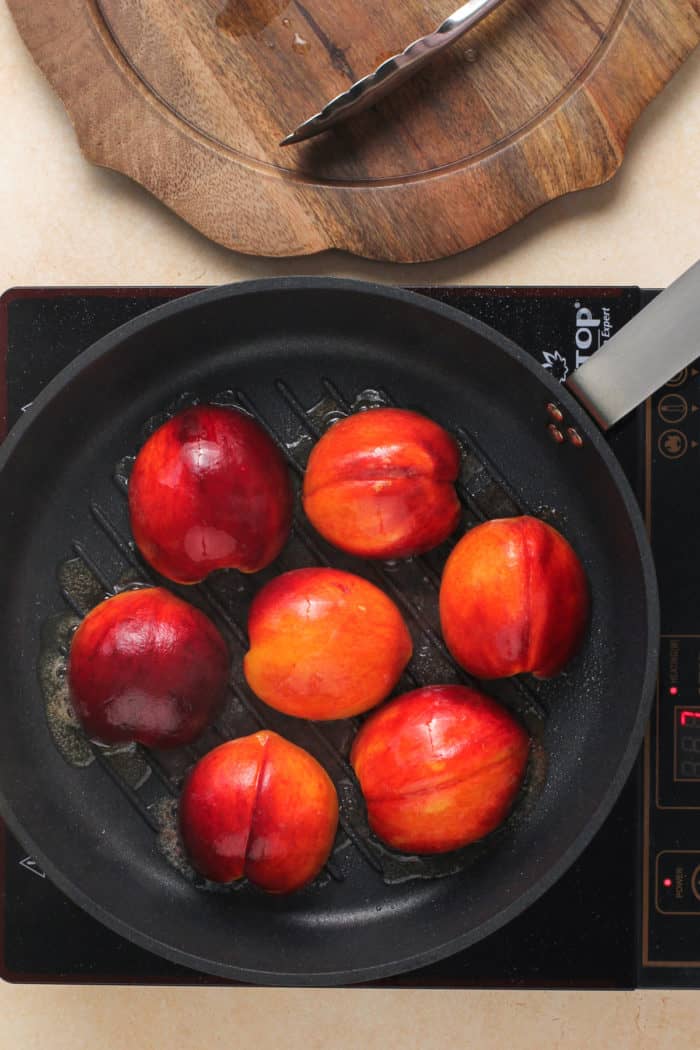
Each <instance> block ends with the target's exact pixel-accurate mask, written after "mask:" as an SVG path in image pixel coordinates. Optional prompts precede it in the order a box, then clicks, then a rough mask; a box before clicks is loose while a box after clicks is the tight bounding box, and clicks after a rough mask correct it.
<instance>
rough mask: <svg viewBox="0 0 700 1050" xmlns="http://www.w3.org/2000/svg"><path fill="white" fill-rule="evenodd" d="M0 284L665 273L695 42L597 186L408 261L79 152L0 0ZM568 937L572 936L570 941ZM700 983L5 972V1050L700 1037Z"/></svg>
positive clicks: (611, 279)
mask: <svg viewBox="0 0 700 1050" xmlns="http://www.w3.org/2000/svg"><path fill="white" fill-rule="evenodd" d="M0 102H1V104H0V141H2V150H1V151H0V286H1V287H2V288H7V287H10V286H12V285H20V284H25V285H32V284H33V285H39V284H73V285H85V284H120V283H123V284H131V285H134V284H215V283H221V282H225V281H235V280H240V279H243V278H247V277H257V276H263V275H273V274H290V273H323V274H328V273H331V274H344V275H352V276H356V277H364V278H369V279H376V280H381V281H388V282H395V283H401V282H403V283H413V284H424V283H449V282H454V283H473V284H502V283H513V284H538V283H543V284H546V283H571V284H575V283H579V284H580V283H584V284H585V283H595V284H604V283H614V284H618V283H629V284H640V285H646V286H656V285H663V284H665V283H667V282H668V281H670V280H671V279H672V278H673V277H674V276H675V275H677V274H678V273H680V272H681V271H682V270H683V269H685V268H686V267H687V266H688V265H690V263H692V262H693V261H694V260H695V259H696V258H697V257H698V256H699V255H700V51H699V52H698V53H696V54H695V55H694V56H692V58H691V59H690V60H689V61H688V62H687V64H686V65H685V67H684V68H683V70H682V71H681V72H680V73H679V74H678V75H677V76H676V78H675V79H674V80H673V81H672V83H671V84H670V85H669V86H668V87H667V88H666V90H665V91H664V92H663V93H662V95H661V96H660V97H659V98H658V99H657V100H656V101H655V102H654V103H653V104H652V105H651V106H650V108H649V109H648V111H647V112H646V113H645V114H644V116H643V117H642V119H641V120H640V121H639V124H638V125H637V127H636V129H635V130H634V132H633V134H632V137H631V140H630V143H629V148H628V153H627V159H626V161H625V163H624V165H623V167H622V170H621V172H620V173H619V174H618V175H617V176H616V177H615V178H614V179H613V180H612V182H610V183H609V184H608V185H606V186H603V187H599V188H597V189H595V190H590V191H587V192H584V193H579V194H575V195H573V196H570V197H567V198H564V199H562V200H559V201H555V202H554V203H552V204H550V205H548V206H547V207H545V208H543V209H541V211H539V212H538V213H536V214H535V215H532V216H530V218H528V219H526V220H525V221H524V222H522V223H520V224H519V225H518V226H516V227H515V228H513V229H512V230H510V231H508V232H507V233H504V234H502V235H501V236H499V237H497V238H495V239H494V240H493V241H491V242H489V243H488V244H485V245H483V246H481V247H480V248H477V249H475V250H473V251H471V252H468V253H465V254H463V255H460V256H457V257H455V258H453V259H448V260H445V261H443V262H438V263H433V264H429V265H421V266H414V267H410V266H394V265H382V264H379V263H369V262H364V261H362V260H357V259H353V258H351V257H349V256H345V255H343V254H340V253H327V254H324V255H320V256H316V257H312V258H307V259H302V260H298V261H296V260H286V261H280V260H276V261H275V260H263V259H255V258H249V257H246V256H242V255H235V254H233V253H231V252H228V251H226V250H224V249H222V248H219V247H217V246H216V245H213V244H210V243H208V242H207V241H205V240H204V239H203V238H202V237H201V236H200V235H199V234H197V233H195V232H194V231H193V230H191V229H189V228H188V227H187V226H185V225H184V224H183V223H182V222H181V221H180V220H179V219H177V218H175V217H174V216H173V215H171V214H170V213H169V212H168V211H167V210H166V209H165V208H164V207H163V206H162V205H161V204H159V203H158V202H157V201H155V200H153V199H152V198H150V197H149V196H148V194H147V193H146V192H145V191H143V190H142V189H140V188H139V187H138V186H135V185H133V184H132V183H130V182H129V181H128V180H127V179H126V178H124V177H122V176H120V175H117V174H114V173H112V172H108V171H103V170H99V169H97V168H94V167H92V166H91V165H89V164H87V163H86V162H85V161H84V160H83V159H82V157H81V156H80V153H79V151H78V149H77V146H76V143H75V139H74V136H73V132H72V129H71V126H70V123H69V121H68V119H67V118H66V116H65V113H64V111H63V109H62V107H61V105H60V103H59V102H58V101H57V100H56V98H55V97H54V96H53V94H52V92H51V91H50V89H49V88H48V86H47V84H46V83H45V81H44V80H43V78H42V76H41V75H40V74H39V72H38V71H37V69H36V68H35V67H34V65H33V63H32V61H31V60H30V58H29V57H28V55H27V53H26V52H25V50H24V47H23V45H22V44H21V41H20V40H19V38H18V36H17V33H16V31H15V29H14V25H13V23H12V21H11V19H10V17H9V14H8V12H7V9H6V8H5V6H4V4H0ZM575 950H576V949H575V946H574V945H572V951H575ZM699 1031H700V995H699V994H698V993H695V992H689V993H683V992H643V993H593V992H581V993H569V992H529V993H528V992H507V993H506V992H486V991H485V992H446V991H442V992H439V991H438V992H432V991H431V992H428V991H425V992H423V991H386V990H382V991H367V990H361V991H346V990H341V991H315V990H314V991H289V990H271V989H270V990H257V989H249V990H248V989H235V990H226V989H208V990H201V989H199V990H196V989H192V990H189V989H124V988H92V989H85V988H67V987H66V988H63V987H39V986H36V987H32V986H25V987H21V986H10V985H7V984H0V1050H5V1048H6V1047H7V1048H8V1050H9V1048H12V1050H15V1048H18V1047H21V1048H22V1050H33V1048H35V1047H39V1046H51V1047H52V1048H53V1050H62V1048H63V1047H66V1048H68V1047H70V1048H71V1050H82V1048H86V1050H87V1048H90V1050H93V1048H94V1047H100V1048H102V1050H111V1048H112V1047H114V1048H117V1047H119V1048H121V1047H123V1046H125V1045H129V1047H130V1048H131V1050H141V1048H144V1050H145V1048H151V1047H153V1048H155V1047H160V1046H168V1047H174V1048H177V1050H189V1048H194V1047H198V1048H199V1047H208V1048H210V1050H216V1048H217V1047H222V1048H223V1047H226V1048H229V1047H237V1046H255V1047H256V1048H259V1050H267V1048H268V1047H270V1048H272V1047H275V1048H279V1047H284V1048H285V1050H297V1048H299V1050H301V1048H302V1047H303V1048H304V1050H311V1048H315V1047H318V1048H320V1047H334V1048H335V1047H338V1048H339V1050H342V1048H345V1047H348V1048H349V1047H363V1048H367V1050H374V1048H375V1047H377V1048H378V1047H380V1046H381V1047H401V1048H402V1050H413V1048H418V1047H420V1048H425V1050H429V1048H431V1047H436V1048H437V1047H440V1048H441V1050H442V1048H447V1047H463V1046H475V1047H476V1046H478V1047H479V1048H480V1050H492V1048H493V1050H496V1048H498V1050H506V1048H510V1047H513V1048H516V1047H517V1048H522V1050H529V1048H533V1050H534V1048H537V1050H539V1048H540V1047H541V1046H545V1047H549V1048H551V1050H556V1048H564V1047H572V1048H579V1047H583V1046H589V1045H590V1046H597V1047H606V1048H607V1047H610V1048H615V1050H628V1048H629V1050H633V1048H634V1050H666V1048H668V1050H671V1048H673V1050H676V1048H677V1047H687V1048H688V1050H691V1048H693V1047H696V1046H698V1045H700V1036H699V1035H698V1032H699Z"/></svg>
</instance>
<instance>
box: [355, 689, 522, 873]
mask: <svg viewBox="0 0 700 1050" xmlns="http://www.w3.org/2000/svg"><path fill="white" fill-rule="evenodd" d="M529 744H530V742H529V738H528V735H527V733H526V732H525V730H524V729H523V728H522V726H520V725H519V724H518V722H516V721H515V719H514V718H513V717H512V715H511V714H510V713H509V712H508V711H507V710H506V709H505V708H503V707H501V706H500V705H499V704H497V703H496V702H495V701H494V700H491V699H490V698H489V697H487V696H485V695H484V694H483V693H478V692H476V691H475V690H474V689H467V688H465V687H464V686H456V685H454V686H448V685H433V686H427V687H426V688H423V689H416V690H415V691H414V692H411V693H406V694H405V695H404V696H400V697H398V698H397V699H396V700H392V701H391V702H390V703H388V704H386V705H385V706H384V707H382V708H380V709H379V710H378V711H376V712H375V713H374V714H372V715H371V716H370V717H369V718H368V720H367V722H366V723H365V725H364V726H363V727H362V729H361V730H360V732H359V733H358V734H357V737H356V738H355V742H354V745H353V748H352V753H351V761H352V765H353V767H354V769H355V772H356V774H357V777H358V780H359V782H360V786H361V788H362V792H363V794H364V797H365V802H366V803H367V814H368V817H369V823H370V826H371V828H372V830H373V831H374V832H375V834H376V835H378V836H379V838H380V839H382V840H383V841H384V842H386V843H387V844H388V845H389V846H392V847H393V848H394V849H397V850H401V851H402V852H405V853H445V852H447V851H449V850H453V849H457V848H458V847H460V846H466V845H467V844H468V843H470V842H475V841H476V840H477V839H481V838H483V837H484V835H488V834H489V832H491V831H493V830H494V829H495V828H497V827H498V825H499V824H501V823H502V821H503V820H504V819H505V817H506V816H507V814H508V812H509V810H510V808H511V806H512V804H513V801H514V800H515V797H516V795H517V793H518V790H519V788H520V785H521V784H522V781H523V776H524V773H525V768H526V765H527V759H528V752H529Z"/></svg>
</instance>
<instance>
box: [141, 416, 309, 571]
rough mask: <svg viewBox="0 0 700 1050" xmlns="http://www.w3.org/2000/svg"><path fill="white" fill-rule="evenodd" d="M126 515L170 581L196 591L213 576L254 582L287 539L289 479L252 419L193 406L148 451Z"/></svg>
mask: <svg viewBox="0 0 700 1050" xmlns="http://www.w3.org/2000/svg"><path fill="white" fill-rule="evenodd" d="M129 513H130V516H131V530H132V532H133V534H134V539H135V541H136V545H137V546H138V548H139V550H140V551H141V553H142V554H143V556H144V558H145V559H146V561H147V562H148V563H149V565H152V566H153V568H154V569H155V570H156V571H157V572H159V573H160V574H161V575H162V576H166V577H167V578H168V579H171V580H175V581H176V582H178V583H198V582H199V581H200V580H203V579H204V578H205V577H206V576H208V575H209V573H210V572H213V571H214V570H215V569H239V570H240V571H241V572H257V571H258V570H259V569H263V568H264V567H265V566H266V565H269V563H270V562H271V561H273V560H274V559H275V558H276V557H277V555H278V554H279V552H280V551H281V549H282V547H283V546H284V543H285V541H286V539H287V536H288V534H289V528H290V525H291V519H292V490H291V485H290V481H289V474H288V472H287V468H286V466H285V464H284V461H283V459H282V456H281V454H280V452H279V449H278V448H277V447H276V445H275V444H274V443H273V441H272V440H271V438H269V437H268V436H267V434H266V433H265V431H264V430H263V429H262V427H261V426H260V425H259V424H258V423H256V422H255V420H254V419H251V418H250V417H249V416H247V415H245V413H243V412H240V411H238V410H237V409H232V408H218V407H216V406H213V405H199V406H195V407H194V408H188V409H185V411H184V412H180V413H178V415H176V416H174V417H173V418H172V419H170V420H168V422H167V423H164V424H163V425H162V426H161V427H159V428H158V429H157V430H156V431H155V432H154V433H153V434H152V435H151V437H150V438H149V439H148V441H146V443H145V445H144V446H143V448H142V449H141V451H140V452H139V454H138V456H137V457H136V462H135V464H134V469H133V472H132V474H131V478H130V480H129Z"/></svg>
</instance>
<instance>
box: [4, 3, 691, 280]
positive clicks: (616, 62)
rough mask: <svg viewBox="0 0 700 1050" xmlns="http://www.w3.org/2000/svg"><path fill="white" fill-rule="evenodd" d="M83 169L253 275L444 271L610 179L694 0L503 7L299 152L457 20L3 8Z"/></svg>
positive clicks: (350, 11) (339, 9)
mask: <svg viewBox="0 0 700 1050" xmlns="http://www.w3.org/2000/svg"><path fill="white" fill-rule="evenodd" d="M8 4H9V7H10V10H11V11H12V13H13V15H14V17H15V20H16V22H17V25H18V27H19V29H20V32H21V34H22V36H23V38H24V40H25V42H26V43H27V46H28V47H29V49H30V51H31V52H32V54H33V55H34V57H35V59H36V60H37V62H38V63H39V65H40V66H41V68H42V69H43V71H44V73H45V74H46V76H47V77H48V79H49V81H50V82H51V84H52V85H53V86H54V88H55V90H56V91H57V92H58V94H59V96H60V97H61V99H62V100H63V102H64V104H65V106H66V108H67V110H68V112H69V114H70V116H71V119H72V121H73V123H74V126H75V129H76V133H77V135H78V140H79V142H80V146H81V148H82V150H83V152H84V153H85V155H86V156H87V157H88V158H90V159H91V160H93V161H95V162H96V163H98V164H101V165H104V166H106V167H111V168H115V169H117V170H119V171H122V172H124V173H126V174H127V175H130V176H131V177H132V178H134V179H136V180H137V181H138V182H140V183H141V184H142V185H144V186H145V187H146V188H147V189H149V190H150V191H151V192H152V193H153V194H155V195H156V196H157V197H159V198H160V199H161V200H163V201H164V202H165V203H166V204H167V205H168V206H169V207H171V208H172V209H173V210H174V211H176V212H177V213H178V214H179V215H181V216H182V217H183V218H184V219H186V220H187V221H188V222H190V223H191V224H192V225H193V226H195V227H197V228H198V229H199V230H201V231H202V232H203V233H204V234H206V236H208V237H210V238H212V239H213V240H215V241H218V242H219V243H221V244H224V245H226V246H228V247H231V248H235V249H237V250H239V251H243V252H248V253H251V254H258V255H271V256H291V255H302V254H310V253H312V252H316V251H320V250H322V249H324V248H331V247H335V248H345V249H348V250H349V251H351V252H353V253H355V254H357V255H361V256H366V257H369V258H375V259H389V260H396V261H402V262H415V261H423V260H428V259H435V258H440V257H443V256H446V255H451V254H453V253H455V252H458V251H461V250H462V249H464V248H467V247H470V246H471V245H474V244H477V243H479V242H481V241H483V240H485V239H486V238H488V237H490V236H492V235H493V234H495V233H498V232H500V231H501V230H503V229H505V228H506V227H508V226H510V225H511V224H512V223H514V222H515V221H517V220H518V219H520V218H522V217H523V216H524V215H526V214H528V213H529V212H531V211H532V210H533V209H535V208H537V207H538V206H539V205H541V204H543V203H544V202H546V201H548V200H551V199H552V198H554V197H557V196H560V195H561V194H563V193H567V192H569V191H571V190H576V189H581V188H584V187H586V186H592V185H596V184H598V183H601V182H603V181H605V180H606V179H608V178H610V177H611V176H612V175H613V174H614V172H615V171H616V170H617V168H618V166H619V164H620V163H621V161H622V157H623V150H624V146H625V142H626V139H627V136H628V134H629V131H630V129H631V127H632V125H633V123H634V121H635V120H636V118H637V117H638V116H639V114H640V113H641V111H642V110H643V108H644V106H645V105H647V103H648V102H649V101H650V100H651V99H652V98H653V97H654V96H655V95H656V94H657V92H658V91H659V90H660V89H661V88H662V87H663V85H664V84H665V83H666V82H667V81H668V80H669V78H670V77H671V76H672V74H673V73H674V72H675V70H676V69H678V67H679V66H680V65H681V63H682V62H683V60H684V59H685V58H686V57H687V55H688V54H689V53H690V52H691V50H692V49H693V48H694V47H695V45H696V44H697V43H698V41H699V40H700V0H507V2H506V3H505V4H504V5H503V6H502V7H501V8H500V9H499V10H497V11H496V12H494V13H493V14H491V15H490V16H489V17H488V18H487V19H486V20H485V21H484V22H482V23H481V24H480V25H479V26H477V27H476V28H475V29H474V30H472V32H470V33H469V34H467V36H466V37H465V38H464V39H463V40H462V41H460V42H459V43H458V44H457V45H455V47H453V48H452V50H451V51H449V52H447V53H446V55H445V56H441V57H440V58H439V59H438V60H437V61H436V62H435V63H434V64H433V65H432V66H430V67H428V68H427V69H426V70H424V71H423V72H422V73H421V74H419V75H418V76H417V77H416V78H415V79H414V80H413V81H410V82H409V83H407V84H405V85H404V86H402V87H401V88H399V89H398V90H397V91H396V92H395V94H393V95H392V96H390V97H389V98H387V99H385V100H383V101H382V102H380V103H379V104H378V105H377V106H376V107H375V108H374V109H373V110H371V111H369V112H367V113H365V114H362V115H361V116H359V117H356V118H354V119H353V120H351V121H350V122H348V123H347V124H345V125H341V126H340V127H338V128H336V129H333V130H332V131H330V132H328V133H327V134H325V135H323V136H321V137H320V138H318V139H316V140H312V141H311V142H309V143H305V144H300V145H299V146H293V147H288V148H286V149H282V148H281V147H280V146H279V142H280V140H281V138H282V137H283V136H284V135H285V134H286V133H287V132H288V131H289V130H291V128H293V127H294V126H295V125H296V124H298V123H299V122H300V121H301V120H302V119H304V118H305V117H308V116H309V115H311V113H313V112H315V111H316V110H317V109H318V108H319V107H320V106H321V105H322V104H323V103H324V102H325V101H327V100H328V99H329V98H330V97H332V96H333V95H335V94H337V93H338V92H339V91H342V90H343V89H344V88H346V87H347V86H348V85H349V84H350V83H351V82H352V81H353V80H355V79H356V78H357V77H359V76H362V75H364V74H365V73H367V72H369V71H370V70H371V69H373V68H374V67H375V66H376V65H377V64H378V63H379V62H380V61H381V60H383V59H384V58H386V57H388V55H390V54H392V53H393V52H395V51H397V50H401V49H402V48H403V47H404V46H405V45H406V44H407V43H408V42H409V41H410V40H412V39H414V38H415V37H417V36H420V35H422V34H423V33H425V32H427V31H429V30H431V29H432V28H434V27H435V25H437V24H438V23H439V22H440V21H441V20H442V19H443V18H444V17H446V16H447V15H448V14H449V13H450V11H451V10H452V9H453V8H454V6H455V4H456V0H400V2H395V0H394V2H392V0H333V2H332V3H329V2H328V0H188V3H182V2H181V0H43V2H42V3H36V0H8Z"/></svg>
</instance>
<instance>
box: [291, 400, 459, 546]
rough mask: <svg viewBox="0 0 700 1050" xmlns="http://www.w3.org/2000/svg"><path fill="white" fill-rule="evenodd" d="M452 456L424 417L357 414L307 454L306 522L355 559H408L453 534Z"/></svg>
mask: <svg viewBox="0 0 700 1050" xmlns="http://www.w3.org/2000/svg"><path fill="white" fill-rule="evenodd" d="M458 470H459V449H458V447H457V443H456V442H455V440H454V438H452V437H451V436H450V434H448V433H447V431H446V430H443V428H442V427H440V426H438V424H437V423H434V422H433V421H432V420H430V419H428V418H427V417H426V416H422V415H419V413H417V412H409V411H407V410H405V409H400V408H377V409H371V410H370V411H367V412H360V413H357V414H356V415H353V416H349V417H348V418H347V419H343V420H341V422H339V423H336V424H334V426H332V427H331V428H330V430H329V431H327V433H325V434H324V435H323V437H322V438H321V440H320V441H319V442H318V443H317V444H316V445H315V446H314V448H313V449H312V451H311V455H310V457H309V463H308V467H307V470H306V475H305V478H304V488H303V502H304V510H305V511H306V514H307V516H308V518H309V521H310V522H311V524H312V525H313V526H314V528H315V529H317V530H318V532H320V533H321V535H322V536H323V537H324V538H325V539H327V540H328V541H329V543H332V544H334V545H335V546H336V547H339V548H340V549H341V550H344V551H347V552H348V553H350V554H356V555H358V556H359V557H361V558H407V557H410V556H411V555H413V554H421V553H423V552H424V551H427V550H430V549H431V548H432V547H436V546H437V545H438V544H439V543H442V542H443V540H445V539H447V537H448V536H449V535H450V533H451V532H453V531H454V529H455V528H456V526H457V522H458V521H459V516H460V505H459V500H458V499H457V496H456V493H455V490H454V482H455V480H456V478H457V472H458Z"/></svg>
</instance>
